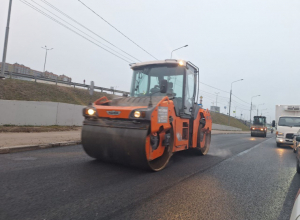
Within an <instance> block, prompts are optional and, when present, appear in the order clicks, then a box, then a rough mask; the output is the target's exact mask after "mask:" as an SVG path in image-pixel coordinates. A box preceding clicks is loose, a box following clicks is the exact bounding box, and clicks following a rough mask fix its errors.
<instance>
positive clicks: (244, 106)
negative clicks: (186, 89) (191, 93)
mask: <svg viewBox="0 0 300 220" xmlns="http://www.w3.org/2000/svg"><path fill="white" fill-rule="evenodd" d="M199 91H201V92H204V93H207V94H209V95H210V96H213V97H215V96H216V94H213V93H210V92H207V91H204V90H201V89H200V90H199ZM218 97H219V98H221V99H226V101H227V102H229V98H228V97H224V96H220V95H218ZM232 102H233V103H235V104H236V105H238V106H242V107H243V108H248V106H246V105H245V104H242V103H239V102H238V101H236V100H233V99H232ZM220 103H221V102H220Z"/></svg>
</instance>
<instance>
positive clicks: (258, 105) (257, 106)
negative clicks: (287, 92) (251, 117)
mask: <svg viewBox="0 0 300 220" xmlns="http://www.w3.org/2000/svg"><path fill="white" fill-rule="evenodd" d="M264 104H265V103H262V104H258V105H257V114H256V115H257V116H258V106H260V105H264Z"/></svg>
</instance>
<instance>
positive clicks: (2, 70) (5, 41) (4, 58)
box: [0, 0, 12, 78]
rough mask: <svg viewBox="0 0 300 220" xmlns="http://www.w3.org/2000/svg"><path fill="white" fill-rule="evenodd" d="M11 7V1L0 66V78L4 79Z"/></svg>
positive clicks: (10, 2)
mask: <svg viewBox="0 0 300 220" xmlns="http://www.w3.org/2000/svg"><path fill="white" fill-rule="evenodd" d="M11 5H12V0H10V1H9V6H8V15H7V24H6V30H5V39H4V47H3V56H2V65H1V66H2V68H1V74H0V78H5V76H4V71H5V61H6V52H7V44H8V34H9V22H10V12H11Z"/></svg>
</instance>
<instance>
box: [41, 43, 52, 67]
mask: <svg viewBox="0 0 300 220" xmlns="http://www.w3.org/2000/svg"><path fill="white" fill-rule="evenodd" d="M42 48H43V49H44V50H46V55H45V63H44V72H45V67H46V60H47V52H48V50H52V49H53V48H51V49H48V48H47V46H45V47H42Z"/></svg>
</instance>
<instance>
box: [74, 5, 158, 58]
mask: <svg viewBox="0 0 300 220" xmlns="http://www.w3.org/2000/svg"><path fill="white" fill-rule="evenodd" d="M78 1H79V2H80V3H81V4H82V5H83V6H85V7H86V8H87V9H89V10H90V11H91V12H93V13H94V14H95V15H97V16H98V17H99V18H101V19H102V20H103V21H105V22H106V23H107V24H108V25H109V26H111V27H112V28H114V29H115V30H116V31H118V32H119V33H120V34H122V35H123V36H124V37H125V38H127V39H128V40H129V41H131V42H132V43H133V44H135V45H136V46H137V47H139V48H140V49H142V50H143V51H145V52H146V53H147V54H149V55H150V56H151V57H153V58H154V59H156V60H157V58H156V57H154V56H153V55H152V54H150V53H149V52H148V51H146V50H145V49H144V48H142V47H141V46H140V45H138V44H137V43H135V42H134V41H133V40H131V39H130V38H129V37H127V36H126V35H125V34H123V33H122V32H121V31H120V30H118V29H117V28H116V27H115V26H113V25H112V24H111V23H109V22H108V21H107V20H105V19H104V18H103V17H102V16H100V15H99V14H98V13H97V12H95V11H94V10H93V9H91V8H90V7H89V6H87V5H86V4H84V3H83V2H82V1H80V0H78Z"/></svg>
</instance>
